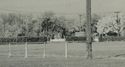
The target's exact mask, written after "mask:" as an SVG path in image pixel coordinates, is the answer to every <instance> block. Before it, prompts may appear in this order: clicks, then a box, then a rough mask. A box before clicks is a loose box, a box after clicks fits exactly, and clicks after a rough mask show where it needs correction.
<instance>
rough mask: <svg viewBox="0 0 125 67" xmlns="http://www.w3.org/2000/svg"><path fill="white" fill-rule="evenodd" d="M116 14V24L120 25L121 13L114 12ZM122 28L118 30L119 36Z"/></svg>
mask: <svg viewBox="0 0 125 67" xmlns="http://www.w3.org/2000/svg"><path fill="white" fill-rule="evenodd" d="M114 13H115V14H116V23H117V25H120V18H119V13H120V12H119V11H116V12H114ZM120 27H121V26H119V30H118V36H120V32H119V31H120Z"/></svg>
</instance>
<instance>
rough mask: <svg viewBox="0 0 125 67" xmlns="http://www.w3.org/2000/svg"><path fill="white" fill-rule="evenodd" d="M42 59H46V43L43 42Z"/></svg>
mask: <svg viewBox="0 0 125 67" xmlns="http://www.w3.org/2000/svg"><path fill="white" fill-rule="evenodd" d="M43 46H44V47H43V58H45V57H46V43H45V42H44V44H43Z"/></svg>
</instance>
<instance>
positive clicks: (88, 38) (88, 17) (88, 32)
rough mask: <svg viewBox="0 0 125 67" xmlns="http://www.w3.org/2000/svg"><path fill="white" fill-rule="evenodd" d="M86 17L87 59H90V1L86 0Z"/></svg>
mask: <svg viewBox="0 0 125 67" xmlns="http://www.w3.org/2000/svg"><path fill="white" fill-rule="evenodd" d="M86 16H87V28H86V35H87V53H88V54H87V59H92V29H91V0H86Z"/></svg>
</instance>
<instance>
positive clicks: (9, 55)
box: [8, 43, 12, 57]
mask: <svg viewBox="0 0 125 67" xmlns="http://www.w3.org/2000/svg"><path fill="white" fill-rule="evenodd" d="M11 56H12V54H11V44H10V43H9V54H8V57H11Z"/></svg>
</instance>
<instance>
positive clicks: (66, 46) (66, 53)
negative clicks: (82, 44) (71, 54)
mask: <svg viewBox="0 0 125 67" xmlns="http://www.w3.org/2000/svg"><path fill="white" fill-rule="evenodd" d="M67 57H68V43H67V42H66V43H65V58H67Z"/></svg>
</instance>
